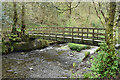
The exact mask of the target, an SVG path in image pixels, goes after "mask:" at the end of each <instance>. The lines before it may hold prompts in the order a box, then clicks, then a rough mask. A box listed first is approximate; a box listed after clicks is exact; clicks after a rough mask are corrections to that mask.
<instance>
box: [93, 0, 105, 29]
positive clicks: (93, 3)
mask: <svg viewBox="0 0 120 80" xmlns="http://www.w3.org/2000/svg"><path fill="white" fill-rule="evenodd" d="M93 5H94V8H95V11H96V14H97V16H98V18H99V19H100V22H101V23H102V25H103V27H105V26H104V23H103V22H102V19H101V17H100V16H99V13H98V11H97V8H96V6H95V3H94V0H93Z"/></svg>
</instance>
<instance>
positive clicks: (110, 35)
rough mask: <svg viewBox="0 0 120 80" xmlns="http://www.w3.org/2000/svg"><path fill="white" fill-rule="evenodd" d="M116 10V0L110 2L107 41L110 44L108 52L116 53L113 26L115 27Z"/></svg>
mask: <svg viewBox="0 0 120 80" xmlns="http://www.w3.org/2000/svg"><path fill="white" fill-rule="evenodd" d="M115 10H116V2H110V9H109V11H108V21H107V27H106V43H107V45H108V49H109V50H108V53H110V52H112V53H113V54H114V53H115V46H114V43H113V32H114V31H113V27H114V17H115Z"/></svg>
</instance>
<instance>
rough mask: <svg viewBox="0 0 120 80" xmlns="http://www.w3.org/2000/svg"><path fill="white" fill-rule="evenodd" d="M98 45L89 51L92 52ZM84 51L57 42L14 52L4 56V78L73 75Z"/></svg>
mask: <svg viewBox="0 0 120 80" xmlns="http://www.w3.org/2000/svg"><path fill="white" fill-rule="evenodd" d="M97 48H98V47H96V46H94V47H92V48H91V49H89V50H88V51H90V53H91V54H93V53H94V51H95V50H96V49H97ZM84 51H85V50H83V51H81V52H75V51H72V50H70V49H69V47H68V46H67V44H57V45H53V46H49V47H46V48H44V49H37V50H32V51H29V52H14V53H10V54H7V55H3V56H2V76H3V78H58V77H62V78H66V77H70V76H71V74H72V73H71V69H73V63H76V64H80V63H81V58H83V57H84Z"/></svg>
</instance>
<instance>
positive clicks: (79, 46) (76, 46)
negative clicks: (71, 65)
mask: <svg viewBox="0 0 120 80" xmlns="http://www.w3.org/2000/svg"><path fill="white" fill-rule="evenodd" d="M68 46H69V47H70V49H71V50H75V51H78V52H80V51H81V50H84V49H89V48H90V46H88V45H83V44H76V43H68Z"/></svg>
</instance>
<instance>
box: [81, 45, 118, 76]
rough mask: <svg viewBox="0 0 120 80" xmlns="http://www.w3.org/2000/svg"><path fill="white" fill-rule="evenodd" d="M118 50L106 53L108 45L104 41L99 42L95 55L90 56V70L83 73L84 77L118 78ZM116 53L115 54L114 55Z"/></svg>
mask: <svg viewBox="0 0 120 80" xmlns="http://www.w3.org/2000/svg"><path fill="white" fill-rule="evenodd" d="M119 54H120V52H116V54H115V55H113V53H112V52H111V53H108V46H107V44H106V43H100V50H99V51H98V52H97V56H92V58H93V60H91V63H92V65H91V68H90V70H91V72H88V73H85V74H83V75H84V77H85V78H98V77H99V78H119V75H120V68H119V60H120V57H119V56H118V55H119ZM116 55H117V56H116Z"/></svg>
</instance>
